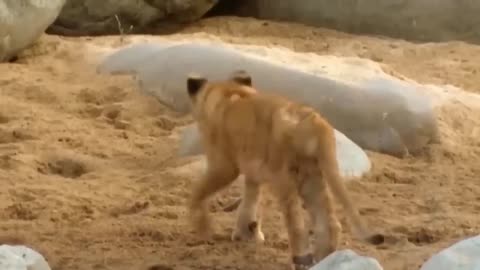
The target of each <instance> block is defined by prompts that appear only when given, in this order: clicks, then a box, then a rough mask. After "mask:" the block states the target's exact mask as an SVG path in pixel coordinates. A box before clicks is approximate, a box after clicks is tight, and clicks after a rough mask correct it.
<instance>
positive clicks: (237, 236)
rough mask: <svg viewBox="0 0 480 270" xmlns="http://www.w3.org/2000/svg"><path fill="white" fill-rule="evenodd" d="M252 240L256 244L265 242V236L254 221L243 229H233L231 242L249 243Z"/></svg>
mask: <svg viewBox="0 0 480 270" xmlns="http://www.w3.org/2000/svg"><path fill="white" fill-rule="evenodd" d="M250 240H254V241H255V242H257V243H263V242H265V235H264V234H263V232H262V231H261V230H260V227H259V226H258V223H257V222H256V221H252V222H250V223H249V224H248V225H247V226H245V228H239V227H238V226H237V228H235V230H234V231H233V233H232V241H250Z"/></svg>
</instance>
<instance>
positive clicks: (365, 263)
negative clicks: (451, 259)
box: [310, 249, 453, 270]
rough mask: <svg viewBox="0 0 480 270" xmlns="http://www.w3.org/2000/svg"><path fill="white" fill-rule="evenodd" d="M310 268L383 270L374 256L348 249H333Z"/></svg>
mask: <svg viewBox="0 0 480 270" xmlns="http://www.w3.org/2000/svg"><path fill="white" fill-rule="evenodd" d="M310 270H383V268H382V266H381V265H380V264H379V263H378V261H377V260H375V259H374V258H371V257H365V256H360V255H358V254H357V253H355V252H354V251H352V250H350V249H345V250H338V251H335V252H334V253H332V254H330V255H329V256H328V257H326V258H325V259H323V260H322V261H320V262H319V263H317V264H316V265H314V266H313V267H311V268H310ZM452 270H453V269H452Z"/></svg>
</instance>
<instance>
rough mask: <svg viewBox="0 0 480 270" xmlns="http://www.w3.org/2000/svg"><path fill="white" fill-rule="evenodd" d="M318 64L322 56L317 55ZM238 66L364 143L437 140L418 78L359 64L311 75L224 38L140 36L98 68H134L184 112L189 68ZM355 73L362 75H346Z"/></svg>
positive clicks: (413, 148) (390, 148) (404, 144)
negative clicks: (177, 40) (173, 40)
mask: <svg viewBox="0 0 480 270" xmlns="http://www.w3.org/2000/svg"><path fill="white" fill-rule="evenodd" d="M260 54H261V52H260ZM264 54H268V52H266V53H264ZM291 54H294V53H293V52H291ZM132 55H138V56H139V58H136V59H135V58H134V57H131V56H132ZM140 58H141V60H140ZM132 59H133V60H132ZM310 61H312V60H310ZM321 65H323V62H319V64H318V66H321ZM354 65H360V66H362V65H363V68H364V69H368V70H371V68H370V67H369V66H368V65H366V64H363V62H362V61H361V60H360V61H357V63H355V61H352V63H351V64H350V66H354ZM300 66H301V65H300ZM294 67H295V68H294ZM237 69H244V70H246V71H247V72H249V73H250V74H251V76H252V78H253V85H254V86H255V87H256V88H257V89H258V90H260V91H265V92H275V93H276V94H281V95H285V96H287V97H289V98H291V99H293V100H296V101H299V102H302V103H306V104H307V105H310V106H312V107H313V108H315V109H316V110H317V111H319V112H320V113H322V115H323V116H324V117H325V118H326V119H327V120H328V121H329V122H330V123H331V124H332V125H333V126H334V127H335V128H336V129H337V130H338V131H340V132H342V133H343V134H345V135H346V136H347V137H348V138H349V139H351V140H352V141H353V142H355V143H356V144H358V145H359V146H360V147H362V148H364V149H369V150H372V151H378V152H383V153H388V154H391V155H395V156H404V155H405V154H407V153H415V152H418V151H420V150H421V149H422V148H423V147H424V146H425V145H426V144H428V143H430V142H435V141H438V139H439V138H438V130H437V123H436V119H435V117H434V112H433V105H432V103H431V100H430V99H429V98H428V97H427V96H425V95H422V94H421V92H420V91H418V89H417V88H418V85H414V84H411V83H408V82H403V81H401V80H399V79H396V78H394V77H392V76H386V74H385V73H384V72H382V71H378V70H375V71H374V72H370V73H368V72H363V73H362V71H361V70H362V69H361V68H351V69H350V70H347V74H342V76H341V78H342V80H339V79H338V78H334V77H335V76H332V75H331V74H326V73H316V74H312V73H310V72H305V71H304V70H301V69H300V68H297V67H296V66H295V65H292V63H287V64H285V63H278V61H277V62H274V61H269V60H267V59H266V57H256V56H253V54H251V53H246V52H242V51H240V50H237V49H234V48H231V47H228V46H224V45H223V44H201V43H184V44H168V42H166V43H161V44H159V47H158V50H157V49H154V48H153V47H152V45H145V44H141V43H139V44H134V45H131V46H128V47H126V48H123V49H120V50H119V51H117V52H115V53H113V54H111V55H109V56H108V57H106V58H105V59H104V61H103V62H102V63H100V64H99V66H98V69H97V70H98V71H99V72H103V73H111V74H113V73H126V72H132V73H134V74H135V75H136V77H137V80H138V83H139V88H140V89H141V90H142V91H145V92H146V93H148V94H150V95H152V96H154V97H156V98H157V99H158V100H159V101H160V102H161V103H163V104H165V105H167V106H169V107H171V108H172V109H174V110H176V111H178V112H185V113H187V112H189V111H190V109H191V108H190V101H189V99H188V96H187V93H186V91H185V80H186V76H187V74H188V73H190V72H199V73H201V74H203V75H204V76H206V77H208V78H209V79H211V80H221V79H225V78H226V77H227V76H229V75H230V74H231V72H233V71H234V70H237ZM359 72H361V73H360V74H358V73H359ZM362 76H363V77H362ZM358 77H362V78H363V79H362V80H355V79H351V78H358Z"/></svg>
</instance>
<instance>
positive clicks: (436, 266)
mask: <svg viewBox="0 0 480 270" xmlns="http://www.w3.org/2000/svg"><path fill="white" fill-rule="evenodd" d="M420 270H480V235H477V236H475V237H471V238H467V239H465V240H462V241H460V242H458V243H456V244H454V245H453V246H451V247H449V248H446V249H444V250H442V251H441V252H439V253H438V254H436V255H434V256H432V257H431V258H430V259H429V260H428V261H427V262H425V264H423V265H422V268H420Z"/></svg>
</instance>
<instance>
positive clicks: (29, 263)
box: [0, 245, 51, 270]
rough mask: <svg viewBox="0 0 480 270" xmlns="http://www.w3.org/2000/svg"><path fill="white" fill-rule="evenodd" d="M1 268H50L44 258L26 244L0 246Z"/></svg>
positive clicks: (21, 269)
mask: <svg viewBox="0 0 480 270" xmlns="http://www.w3.org/2000/svg"><path fill="white" fill-rule="evenodd" d="M0 269H1V270H51V268H50V266H49V265H48V263H47V261H46V260H45V258H44V257H43V256H42V255H41V254H40V253H38V252H36V251H35V250H33V249H31V248H28V247H26V246H10V245H1V246H0Z"/></svg>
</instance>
